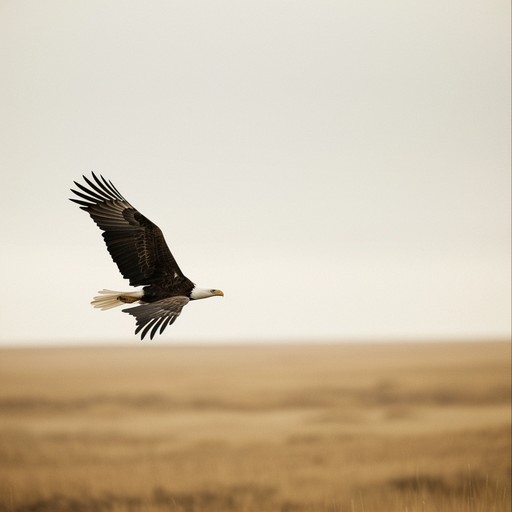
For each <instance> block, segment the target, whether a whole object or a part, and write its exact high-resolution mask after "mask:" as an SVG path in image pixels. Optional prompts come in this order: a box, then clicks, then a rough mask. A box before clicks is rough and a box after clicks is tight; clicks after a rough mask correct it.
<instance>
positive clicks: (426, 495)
mask: <svg viewBox="0 0 512 512" xmlns="http://www.w3.org/2000/svg"><path fill="white" fill-rule="evenodd" d="M510 371H511V370H510V345H509V344H507V343H490V342H489V343H444V344H443V343H433V344H386V345H369V344H359V345H358V344H346V345H341V344H340V345H322V344H313V343H312V344H310V345H265V346H238V347H209V348H198V347H169V348H162V347H155V346H151V345H150V344H148V343H143V344H140V345H138V346H135V347H132V348H70V349H40V350H35V349H19V350H10V349H9V350H5V349H4V350H1V351H0V512H4V511H8V512H21V511H33V512H64V511H66V512H68V511H69V512H77V511H78V512H82V511H83V512H85V511H92V512H123V511H130V512H163V511H176V512H185V511H186V512H188V511H198V512H213V511H216V512H234V511H240V512H246V511H254V512H265V511H268V512H271V511H283V512H284V511H286V512H306V511H333V512H334V511H336V512H344V511H346V512H363V511H364V512H370V511H375V512H398V511H403V512H406V511H407V512H416V511H418V512H442V511H447V512H450V511H451V512H462V511H464V512H498V511H500V512H501V511H507V510H510V421H511V416H510Z"/></svg>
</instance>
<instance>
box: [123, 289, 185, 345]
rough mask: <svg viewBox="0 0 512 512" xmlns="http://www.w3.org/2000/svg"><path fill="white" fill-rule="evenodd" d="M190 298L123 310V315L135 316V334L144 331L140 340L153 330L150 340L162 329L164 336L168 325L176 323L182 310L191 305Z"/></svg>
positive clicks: (180, 298)
mask: <svg viewBox="0 0 512 512" xmlns="http://www.w3.org/2000/svg"><path fill="white" fill-rule="evenodd" d="M189 300H190V299H189V298H188V297H185V296H181V295H180V296H177V297H168V298H167V299H162V300H158V301H156V302H151V303H149V304H142V305H140V306H135V307H133V308H128V309H123V313H129V314H130V315H133V316H134V317H135V318H136V320H137V328H136V329H135V334H137V333H138V332H139V331H140V330H141V329H143V331H142V334H141V337H140V339H141V340H143V339H144V336H146V334H147V333H148V332H149V330H150V329H151V334H150V336H149V338H150V339H153V336H154V335H155V334H156V331H158V329H160V334H162V333H163V332H164V330H165V328H166V327H167V326H168V325H171V324H173V323H174V321H175V320H176V318H178V316H180V313H181V310H182V309H183V307H184V306H186V305H187V304H188V303H189Z"/></svg>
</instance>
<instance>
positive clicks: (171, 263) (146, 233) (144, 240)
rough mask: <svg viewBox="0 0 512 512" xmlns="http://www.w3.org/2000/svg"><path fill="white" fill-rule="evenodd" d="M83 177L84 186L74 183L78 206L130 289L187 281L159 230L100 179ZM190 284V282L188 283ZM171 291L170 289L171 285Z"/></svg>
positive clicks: (110, 185) (94, 176)
mask: <svg viewBox="0 0 512 512" xmlns="http://www.w3.org/2000/svg"><path fill="white" fill-rule="evenodd" d="M92 177H93V179H94V181H92V180H89V179H87V178H86V177H85V176H84V177H83V178H84V180H85V182H86V183H87V185H88V187H85V186H84V185H81V184H80V183H77V182H76V181H75V182H74V183H75V185H76V186H77V187H78V189H79V190H72V192H73V193H74V194H76V195H77V196H78V199H75V198H73V199H70V200H71V201H73V202H74V203H78V204H79V205H80V208H81V209H82V210H85V211H86V212H87V213H88V214H89V215H90V216H91V217H92V219H93V220H94V222H95V223H96V224H97V225H98V227H99V228H100V229H101V230H102V231H103V238H104V240H105V243H106V244H107V249H108V252H109V253H110V255H111V256H112V259H113V260H114V262H115V263H116V264H117V266H118V268H119V271H120V272H121V274H122V275H123V277H125V278H126V279H129V280H130V284H131V285H132V286H144V285H150V284H154V283H158V282H162V281H165V282H166V283H171V285H173V284H174V285H176V286H177V285H179V284H182V283H183V281H185V280H186V281H187V282H189V280H188V279H187V278H186V277H185V276H184V275H183V273H182V272H181V270H180V268H179V267H178V264H177V263H176V260H175V259H174V257H173V255H172V254H171V251H170V250H169V247H167V244H166V243H165V239H164V236H163V234H162V231H161V230H160V228H159V227H158V226H156V225H155V224H153V223H152V222H151V221H150V220H149V219H147V218H146V217H144V215H142V214H141V213H139V212H138V211H137V210H136V209H135V208H134V207H133V206H132V205H131V204H130V203H129V202H128V201H127V200H126V199H125V198H124V197H123V196H122V195H121V194H120V192H119V191H118V190H117V189H116V187H114V185H113V184H112V182H110V181H107V180H106V179H105V178H104V177H103V176H100V178H101V180H100V178H98V177H97V176H96V175H95V174H94V173H92ZM189 283H190V284H192V283H191V282H189ZM171 288H172V286H171Z"/></svg>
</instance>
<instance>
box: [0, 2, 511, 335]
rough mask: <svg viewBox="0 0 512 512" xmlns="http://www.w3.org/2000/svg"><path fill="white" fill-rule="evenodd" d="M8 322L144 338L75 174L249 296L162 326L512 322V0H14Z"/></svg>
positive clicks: (229, 291) (315, 331)
mask: <svg viewBox="0 0 512 512" xmlns="http://www.w3.org/2000/svg"><path fill="white" fill-rule="evenodd" d="M0 64H1V77H2V78H1V80H0V112H1V115H0V116H1V117H0V119H1V121H0V145H1V148H0V168H1V187H2V201H1V202H0V209H1V216H2V223H1V225H0V226H1V227H0V229H1V235H2V250H1V253H0V258H1V259H0V263H1V267H2V270H3V276H2V277H3V283H2V286H3V293H2V294H1V295H2V296H1V298H0V321H1V332H0V342H2V343H11V342H15V343H18V344H20V343H22V342H30V343H35V342H39V340H41V341H42V342H43V341H52V342H56V341H58V342H65V343H68V342H69V343H71V342H85V341H86V340H91V341H92V342H100V341H104V340H107V341H122V342H129V343H134V344H135V343H138V341H137V337H135V336H134V335H133V330H134V321H133V319H132V318H131V317H130V316H129V315H126V314H124V313H121V310H120V309H116V310H111V311H107V312H100V311H98V310H94V309H93V308H92V307H91V306H90V305H89V301H90V300H91V298H92V296H93V295H95V293H96V291H97V290H100V289H102V288H111V289H119V290H128V289H129V288H130V287H129V285H128V283H127V281H125V280H123V279H122V277H121V276H120V274H119V272H118V270H117V267H116V266H115V265H114V264H113V263H112V261H111V260H110V256H109V255H108V253H107V251H106V248H105V246H104V244H103V241H102V238H101V235H100V231H99V230H98V228H97V227H96V226H95V225H94V223H93V222H92V220H91V219H90V218H89V217H88V215H86V214H85V213H84V212H82V211H80V210H79V209H78V208H77V207H76V205H73V204H72V203H70V202H69V201H68V200H67V198H68V197H70V193H69V191H68V189H69V188H70V186H71V185H72V181H73V180H76V179H79V177H80V176H81V174H83V173H89V172H90V171H95V172H98V173H101V174H103V175H105V176H107V177H108V178H109V179H111V180H112V181H113V182H114V183H115V184H116V186H117V187H118V188H119V189H120V191H121V192H122V193H123V195H124V196H125V197H126V198H127V199H128V200H129V201H130V202H131V203H132V204H133V205H134V206H135V207H136V208H138V209H139V210H140V211H141V212H142V213H144V214H145V215H146V216H147V217H149V218H150V219H151V220H152V221H153V222H155V223H156V224H158V225H159V226H160V227H161V229H162V230H163V232H164V234H165V236H166V239H167V242H168V244H169V246H170V248H171V250H172V252H173V254H174V256H175V257H176V259H177V260H178V263H179V264H180V266H181V268H182V270H183V271H184V272H185V274H186V275H187V276H188V277H190V278H191V279H192V280H193V281H194V282H196V283H197V284H198V285H200V286H208V287H215V288H220V289H222V290H224V292H225V298H224V299H221V298H211V299H207V300H203V301H198V302H196V303H192V304H190V305H188V306H187V307H186V308H185V310H184V311H183V314H182V315H181V317H180V318H179V319H178V320H177V322H176V323H175V324H174V325H173V326H172V327H171V328H168V329H167V331H166V332H165V333H164V335H163V336H162V337H161V341H163V342H165V343H174V342H182V341H189V340H195V341H201V342H206V341H208V340H213V341H237V340H264V339H272V340H284V339H286V340H291V339H308V338H311V339H342V340H351V339H362V338H368V339H397V338H400V339H405V338H431V337H434V338H442V337H481V336H489V337H496V336H500V337H501V336H506V335H508V334H509V333H510V5H509V1H508V0H451V1H446V0H442V1H438V0H434V1H430V2H419V1H411V0H404V1H400V0H394V1H392V2H386V1H380V0H379V1H377V0H373V1H371V0H370V1H361V0H357V1H355V0H354V1H351V0H348V1H342V0H337V1H334V0H333V1H321V0H320V1H319V0H314V1H313V0H311V1H303V0H296V1H293V2H292V1H280V0H272V1H266V0H257V1H244V0H229V1H228V0H215V1H211V0H204V1H193V0H192V1H191V0H183V1H173V0H165V1H152V2H142V1H125V0H123V1H105V0H101V1H91V0H89V1H87V2H78V1H75V2H72V1H69V0H62V1H52V0H47V1H44V2H41V1H37V0H34V1H23V0H12V1H8V0H0Z"/></svg>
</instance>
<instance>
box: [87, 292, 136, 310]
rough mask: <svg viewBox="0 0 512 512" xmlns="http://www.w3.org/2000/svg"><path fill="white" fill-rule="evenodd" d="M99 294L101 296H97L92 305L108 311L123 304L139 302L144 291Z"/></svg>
mask: <svg viewBox="0 0 512 512" xmlns="http://www.w3.org/2000/svg"><path fill="white" fill-rule="evenodd" d="M98 293H100V294H101V295H97V296H96V297H94V299H93V300H92V301H91V304H92V305H93V306H94V307H95V308H99V309H101V310H102V311H105V310H107V309H112V308H115V307H117V306H122V305H123V304H129V303H132V302H138V301H139V300H140V299H141V298H142V296H143V295H144V292H143V291H142V290H139V291H136V292H116V291H113V290H100V291H99V292H98Z"/></svg>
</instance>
